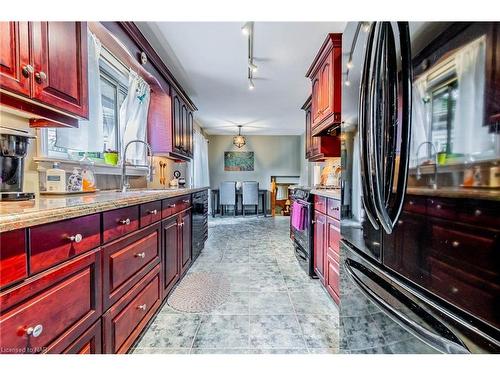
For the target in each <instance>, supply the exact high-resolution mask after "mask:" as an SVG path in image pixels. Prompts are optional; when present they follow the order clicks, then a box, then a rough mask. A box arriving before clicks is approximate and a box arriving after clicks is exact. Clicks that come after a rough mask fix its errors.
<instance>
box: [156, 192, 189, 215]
mask: <svg viewBox="0 0 500 375" xmlns="http://www.w3.org/2000/svg"><path fill="white" fill-rule="evenodd" d="M189 207H191V196H189V195H183V196H182V197H175V198H168V199H164V200H163V201H162V215H161V216H162V218H166V217H169V216H172V215H174V214H176V213H177V212H181V211H183V210H185V209H187V208H189Z"/></svg>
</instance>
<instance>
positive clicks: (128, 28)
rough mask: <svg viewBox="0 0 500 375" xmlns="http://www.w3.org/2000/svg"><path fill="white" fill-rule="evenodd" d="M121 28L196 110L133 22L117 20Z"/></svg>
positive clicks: (193, 107) (190, 106) (195, 108)
mask: <svg viewBox="0 0 500 375" xmlns="http://www.w3.org/2000/svg"><path fill="white" fill-rule="evenodd" d="M117 23H118V24H119V25H120V26H121V28H122V29H123V30H124V31H125V32H126V33H127V34H128V35H129V36H130V38H131V39H132V40H133V41H134V42H135V43H136V44H137V45H138V46H139V48H140V49H142V50H144V53H146V55H147V57H148V60H149V61H150V62H151V63H152V64H153V66H154V67H155V68H156V69H158V71H159V72H160V73H161V74H162V75H163V77H164V78H165V79H166V80H167V82H168V83H169V84H170V85H171V86H172V88H173V89H174V90H175V91H176V92H177V94H178V95H179V96H180V97H181V98H182V99H183V100H184V102H186V103H187V104H188V105H189V108H190V109H191V110H192V111H196V110H198V108H197V107H196V105H195V104H194V103H193V101H192V100H191V99H190V98H189V96H188V95H187V93H186V92H185V91H184V89H183V88H182V86H181V85H180V84H179V82H178V81H177V80H176V79H175V77H174V75H173V74H172V73H171V72H170V70H169V69H168V68H167V66H166V65H165V63H164V62H163V60H162V59H161V57H160V56H159V55H158V53H157V52H156V51H155V49H154V48H153V46H151V44H150V43H149V41H148V40H147V39H146V37H145V36H144V35H143V34H142V32H141V31H140V30H139V28H138V27H137V25H136V24H135V23H134V22H130V21H127V22H117Z"/></svg>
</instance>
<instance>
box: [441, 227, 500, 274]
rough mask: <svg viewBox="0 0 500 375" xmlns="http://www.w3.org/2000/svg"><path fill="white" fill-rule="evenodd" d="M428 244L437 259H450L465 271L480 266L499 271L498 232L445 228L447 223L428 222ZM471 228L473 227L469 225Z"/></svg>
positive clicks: (491, 270) (487, 269)
mask: <svg viewBox="0 0 500 375" xmlns="http://www.w3.org/2000/svg"><path fill="white" fill-rule="evenodd" d="M431 225H432V227H431V246H432V252H433V253H434V256H435V257H436V258H438V259H444V258H446V259H451V260H452V262H454V263H455V264H456V266H460V268H462V269H464V270H468V271H471V268H472V269H478V268H479V269H482V270H486V271H489V272H492V273H493V274H495V273H497V272H498V268H497V267H498V253H497V251H496V250H498V246H499V241H500V240H499V238H498V234H497V233H495V232H489V231H484V230H483V231H469V230H467V227H465V226H463V227H458V226H457V227H454V228H453V229H450V228H448V227H446V226H445V225H447V223H446V222H435V223H433V224H431ZM471 230H473V229H472V228H471Z"/></svg>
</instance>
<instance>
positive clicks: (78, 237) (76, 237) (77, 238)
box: [68, 233, 83, 243]
mask: <svg viewBox="0 0 500 375" xmlns="http://www.w3.org/2000/svg"><path fill="white" fill-rule="evenodd" d="M68 238H69V240H70V241H71V242H76V243H78V242H81V241H82V240H83V236H82V235H81V234H80V233H77V234H75V235H74V236H70V237H68Z"/></svg>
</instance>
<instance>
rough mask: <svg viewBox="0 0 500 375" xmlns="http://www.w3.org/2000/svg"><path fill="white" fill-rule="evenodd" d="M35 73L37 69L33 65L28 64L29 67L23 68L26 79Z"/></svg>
mask: <svg viewBox="0 0 500 375" xmlns="http://www.w3.org/2000/svg"><path fill="white" fill-rule="evenodd" d="M34 72H35V69H34V68H33V66H32V65H30V64H28V65H25V66H23V70H22V73H23V76H24V78H29V76H30V75H32V74H33V73H34Z"/></svg>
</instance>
